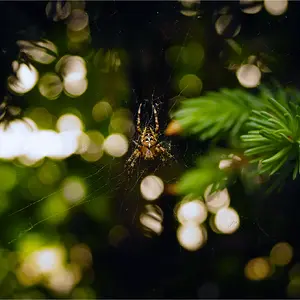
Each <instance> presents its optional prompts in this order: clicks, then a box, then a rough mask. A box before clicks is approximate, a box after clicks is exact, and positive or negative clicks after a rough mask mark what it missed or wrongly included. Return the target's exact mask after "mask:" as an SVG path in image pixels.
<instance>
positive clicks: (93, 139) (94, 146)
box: [81, 130, 105, 162]
mask: <svg viewBox="0 0 300 300" xmlns="http://www.w3.org/2000/svg"><path fill="white" fill-rule="evenodd" d="M86 135H87V137H88V139H89V141H88V142H87V141H85V143H86V145H87V147H86V151H85V152H83V153H82V154H81V157H82V158H83V159H84V160H86V161H89V162H94V161H97V160H99V159H100V158H101V157H102V155H103V143H104V140H105V139H104V136H103V135H102V134H101V133H100V132H99V131H96V130H91V131H88V132H87V133H86ZM85 138H86V136H85Z"/></svg>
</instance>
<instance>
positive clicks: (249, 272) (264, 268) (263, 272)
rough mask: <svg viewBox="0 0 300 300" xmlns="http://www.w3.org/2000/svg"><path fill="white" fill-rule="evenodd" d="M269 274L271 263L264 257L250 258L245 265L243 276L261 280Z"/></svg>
mask: <svg viewBox="0 0 300 300" xmlns="http://www.w3.org/2000/svg"><path fill="white" fill-rule="evenodd" d="M271 274H272V267H271V264H270V262H269V261H268V259H267V258H265V257H258V258H254V259H251V260H250V261H249V262H248V263H247V264H246V266H245V276H246V277H247V278H248V279H250V280H263V279H266V278H268V277H269V276H270V275H271Z"/></svg>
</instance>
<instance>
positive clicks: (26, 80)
mask: <svg viewBox="0 0 300 300" xmlns="http://www.w3.org/2000/svg"><path fill="white" fill-rule="evenodd" d="M13 65H14V69H15V71H16V76H9V77H8V87H9V88H10V89H11V90H12V91H13V92H15V93H17V94H25V93H27V92H29V91H30V90H31V89H33V88H34V86H35V85H36V83H37V82H38V79H39V73H38V71H37V70H36V68H35V67H34V66H33V65H31V64H28V65H27V64H24V63H21V64H20V65H19V63H18V62H17V61H14V62H13Z"/></svg>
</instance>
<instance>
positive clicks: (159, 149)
mask: <svg viewBox="0 0 300 300" xmlns="http://www.w3.org/2000/svg"><path fill="white" fill-rule="evenodd" d="M155 150H156V152H157V153H161V154H163V155H165V156H167V157H168V158H173V157H174V156H173V155H172V154H171V153H170V152H169V151H168V150H167V149H166V148H164V147H163V146H161V145H160V144H157V145H156V147H155ZM162 160H163V161H164V160H165V158H164V157H162Z"/></svg>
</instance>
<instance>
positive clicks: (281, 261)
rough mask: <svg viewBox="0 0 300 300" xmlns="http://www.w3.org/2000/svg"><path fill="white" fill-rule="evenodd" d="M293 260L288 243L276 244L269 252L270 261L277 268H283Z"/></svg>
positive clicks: (291, 250) (291, 249)
mask: <svg viewBox="0 0 300 300" xmlns="http://www.w3.org/2000/svg"><path fill="white" fill-rule="evenodd" d="M292 258H293V248H292V246H291V245H290V244H288V243H283V242H282V243H277V244H276V245H275V246H274V247H273V248H272V250H271V252H270V261H271V263H272V264H274V265H277V266H285V265H287V264H289V263H290V262H291V260H292Z"/></svg>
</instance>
